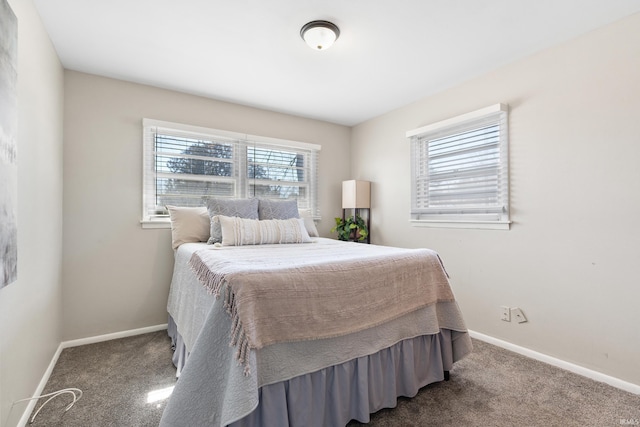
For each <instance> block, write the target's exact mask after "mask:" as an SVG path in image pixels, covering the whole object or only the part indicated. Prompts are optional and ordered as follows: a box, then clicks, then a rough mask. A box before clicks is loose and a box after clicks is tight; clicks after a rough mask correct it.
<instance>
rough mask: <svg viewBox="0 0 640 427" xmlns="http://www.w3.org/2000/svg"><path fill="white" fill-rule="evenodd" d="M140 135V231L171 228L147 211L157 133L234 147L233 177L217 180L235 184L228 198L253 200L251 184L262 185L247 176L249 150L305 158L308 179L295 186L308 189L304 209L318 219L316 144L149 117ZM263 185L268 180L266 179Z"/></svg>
mask: <svg viewBox="0 0 640 427" xmlns="http://www.w3.org/2000/svg"><path fill="white" fill-rule="evenodd" d="M142 132H143V135H142V145H143V150H142V151H143V156H142V157H143V159H142V162H143V165H142V212H141V214H142V215H141V220H140V223H141V225H142V228H170V226H171V223H170V219H169V216H168V214H166V213H158V214H152V213H151V212H150V207H151V204H152V201H153V205H155V200H156V197H157V195H156V190H155V186H156V179H157V171H156V165H155V158H156V154H155V135H156V134H157V133H162V134H165V135H166V134H168V135H173V136H177V137H181V138H194V139H202V140H207V141H215V142H224V143H228V144H231V145H232V146H233V152H234V157H233V158H232V159H231V160H230V161H231V162H233V164H234V168H235V173H233V174H232V176H229V177H227V176H224V177H219V179H220V180H223V181H230V182H233V183H234V185H235V191H234V195H233V196H231V197H229V198H245V197H252V196H251V195H249V194H248V193H249V188H250V187H251V185H252V184H253V183H260V182H261V180H260V179H253V178H249V176H248V174H247V169H248V164H249V161H248V149H250V148H252V147H255V148H261V149H267V150H268V149H272V150H274V151H278V150H281V151H289V152H295V153H299V154H301V155H304V156H305V160H306V162H307V165H305V167H304V170H305V172H306V174H307V179H305V181H303V182H304V183H306V184H298V183H297V182H296V184H295V186H300V187H305V188H306V189H307V191H308V193H309V194H308V196H307V197H306V198H305V199H306V200H307V201H308V205H309V206H308V207H305V208H308V209H309V210H310V211H311V213H312V216H313V217H314V219H319V218H320V215H319V212H320V209H319V204H318V188H317V187H318V158H319V151H320V150H321V149H322V147H321V146H320V145H318V144H311V143H307V142H300V141H291V140H285V139H279V138H270V137H264V136H257V135H249V134H243V133H239V132H232V131H226V130H220V129H213V128H206V127H199V126H192V125H186V124H182V123H174V122H167V121H162V120H155V119H148V118H145V119H143V120H142ZM265 182H271V181H268V180H267V181H265ZM283 182H289V181H283ZM292 183H293V182H292ZM214 197H223V196H214ZM257 197H260V196H257ZM267 198H268V197H267ZM278 199H280V198H278ZM301 209H302V208H301Z"/></svg>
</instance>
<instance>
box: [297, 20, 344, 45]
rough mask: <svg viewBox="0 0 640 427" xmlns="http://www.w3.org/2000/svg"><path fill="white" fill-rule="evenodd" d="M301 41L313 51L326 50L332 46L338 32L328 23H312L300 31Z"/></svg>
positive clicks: (336, 28)
mask: <svg viewBox="0 0 640 427" xmlns="http://www.w3.org/2000/svg"><path fill="white" fill-rule="evenodd" d="M300 35H301V36H302V39H303V40H304V41H305V42H306V43H307V44H308V45H309V47H311V48H312V49H314V50H326V49H329V48H330V47H331V45H333V43H334V42H335V41H336V39H337V38H338V36H339V35H340V30H339V29H338V27H336V26H335V25H334V24H332V23H331V22H328V21H312V22H309V23H307V24H306V25H305V26H304V27H302V30H301V31H300Z"/></svg>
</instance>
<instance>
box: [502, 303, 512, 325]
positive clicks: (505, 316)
mask: <svg viewBox="0 0 640 427" xmlns="http://www.w3.org/2000/svg"><path fill="white" fill-rule="evenodd" d="M500 320H504V321H505V322H511V310H510V309H509V307H506V306H504V305H503V306H502V307H500Z"/></svg>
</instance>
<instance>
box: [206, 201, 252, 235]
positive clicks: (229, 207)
mask: <svg viewBox="0 0 640 427" xmlns="http://www.w3.org/2000/svg"><path fill="white" fill-rule="evenodd" d="M207 209H208V210H209V217H210V218H213V217H214V216H216V215H224V216H237V217H240V218H246V219H258V199H215V198H211V199H208V201H207ZM219 242H222V229H221V228H220V223H219V222H216V221H211V237H209V240H208V241H207V243H208V244H210V245H212V244H214V243H219Z"/></svg>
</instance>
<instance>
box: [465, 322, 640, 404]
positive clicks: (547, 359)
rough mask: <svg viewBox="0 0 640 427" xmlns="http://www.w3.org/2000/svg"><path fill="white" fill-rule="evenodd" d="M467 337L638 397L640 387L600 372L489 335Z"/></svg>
mask: <svg viewBox="0 0 640 427" xmlns="http://www.w3.org/2000/svg"><path fill="white" fill-rule="evenodd" d="M469 335H471V338H476V339H478V340H480V341H484V342H487V343H489V344H493V345H495V346H498V347H502V348H504V349H506V350H510V351H513V352H514V353H518V354H521V355H523V356H526V357H530V358H531V359H535V360H539V361H540V362H544V363H547V364H549V365H552V366H555V367H557V368H561V369H564V370H566V371H569V372H573V373H574V374H578V375H582V376H583V377H587V378H590V379H592V380H595V381H599V382H603V383H605V384H609V385H610V386H613V387H616V388H619V389H621V390H624V391H628V392H629V393H633V394H637V395H640V385H638V384H633V383H630V382H627V381H624V380H621V379H620V378H616V377H612V376H609V375H606V374H603V373H602V372H598V371H594V370H592V369H588V368H585V367H584V366H580V365H576V364H573V363H570V362H567V361H564V360H562V359H557V358H555V357H552V356H548V355H546V354H543V353H538V352H537V351H534V350H530V349H528V348H526V347H521V346H519V345H516V344H512V343H510V342H507V341H503V340H501V339H498V338H494V337H492V336H489V335H484V334H481V333H480V332H476V331H469Z"/></svg>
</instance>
